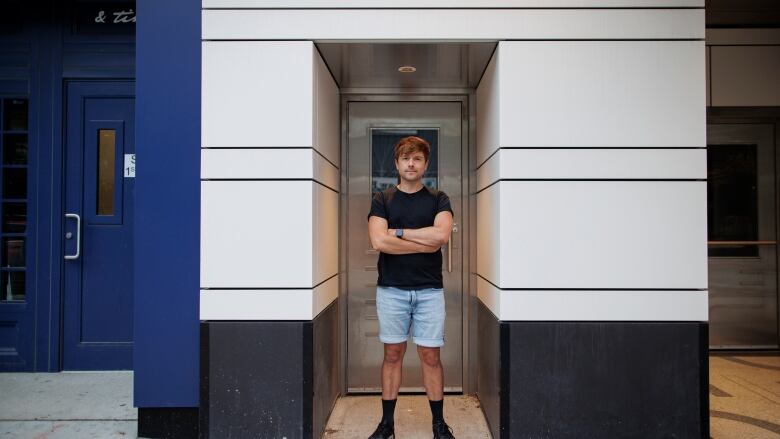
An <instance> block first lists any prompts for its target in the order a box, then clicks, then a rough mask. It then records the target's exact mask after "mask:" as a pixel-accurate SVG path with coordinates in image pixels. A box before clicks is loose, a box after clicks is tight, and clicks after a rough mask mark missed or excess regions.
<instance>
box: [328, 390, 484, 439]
mask: <svg viewBox="0 0 780 439" xmlns="http://www.w3.org/2000/svg"><path fill="white" fill-rule="evenodd" d="M381 414H382V406H381V404H380V402H379V396H377V395H375V396H347V397H342V398H339V400H338V402H336V407H335V408H334V409H333V413H332V414H331V415H330V419H329V420H328V427H327V429H326V430H325V435H324V436H323V439H355V438H367V437H368V436H369V435H370V434H371V433H372V432H373V431H374V429H375V428H376V425H377V424H378V423H379V418H380V417H381ZM444 419H445V420H446V421H447V424H449V426H450V427H452V431H453V433H454V434H455V437H457V438H468V439H480V438H486V439H489V438H490V437H491V436H490V432H489V430H488V426H487V423H486V422H485V416H484V415H482V410H481V409H480V408H479V400H478V399H477V398H476V397H474V396H445V397H444ZM395 433H396V435H397V436H398V437H399V438H404V439H417V438H425V439H430V437H431V409H430V406H429V405H428V397H426V396H424V395H419V396H400V397H399V398H398V403H397V405H396V407H395Z"/></svg>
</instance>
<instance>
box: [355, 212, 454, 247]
mask: <svg viewBox="0 0 780 439" xmlns="http://www.w3.org/2000/svg"><path fill="white" fill-rule="evenodd" d="M368 237H369V239H370V240H371V247H373V248H374V250H379V251H380V252H382V253H387V254H390V255H408V254H411V253H433V252H435V251H436V250H438V249H439V248H438V247H431V246H428V245H423V244H419V243H416V242H413V241H406V240H403V239H400V238H398V237H396V236H391V235H388V234H387V220H386V219H384V218H382V217H379V216H374V215H372V216H371V217H369V218H368Z"/></svg>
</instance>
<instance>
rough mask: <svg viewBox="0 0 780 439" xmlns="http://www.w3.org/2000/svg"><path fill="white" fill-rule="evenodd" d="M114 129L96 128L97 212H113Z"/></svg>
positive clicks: (107, 213) (109, 213) (101, 213)
mask: <svg viewBox="0 0 780 439" xmlns="http://www.w3.org/2000/svg"><path fill="white" fill-rule="evenodd" d="M115 165H116V130H98V174H97V175H98V187H97V214H98V215H113V214H114V177H115V173H116V171H115V170H116V166H115Z"/></svg>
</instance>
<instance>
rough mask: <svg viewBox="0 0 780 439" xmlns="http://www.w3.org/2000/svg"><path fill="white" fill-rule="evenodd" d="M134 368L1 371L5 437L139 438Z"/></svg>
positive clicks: (1, 433) (0, 415)
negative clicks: (134, 391)
mask: <svg viewBox="0 0 780 439" xmlns="http://www.w3.org/2000/svg"><path fill="white" fill-rule="evenodd" d="M137 422H138V410H137V409H135V408H134V407H133V372H130V371H127V372H124V371H123V372H61V373H2V374H0V439H17V438H18V439H76V438H78V439H91V438H95V439H108V438H124V439H127V438H135V437H136V433H137Z"/></svg>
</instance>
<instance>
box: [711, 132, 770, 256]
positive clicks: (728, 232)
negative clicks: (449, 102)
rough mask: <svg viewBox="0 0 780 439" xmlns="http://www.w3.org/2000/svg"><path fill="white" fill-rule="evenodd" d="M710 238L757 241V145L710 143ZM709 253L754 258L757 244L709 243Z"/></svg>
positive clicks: (756, 252)
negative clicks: (712, 244)
mask: <svg viewBox="0 0 780 439" xmlns="http://www.w3.org/2000/svg"><path fill="white" fill-rule="evenodd" d="M707 210H708V212H707V222H708V227H707V230H708V234H709V236H708V240H709V241H756V240H758V166H757V146H756V145H708V146H707ZM709 255H710V256H729V257H739V256H742V257H755V256H758V248H757V247H756V246H755V245H740V244H734V245H717V246H710V248H709Z"/></svg>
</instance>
